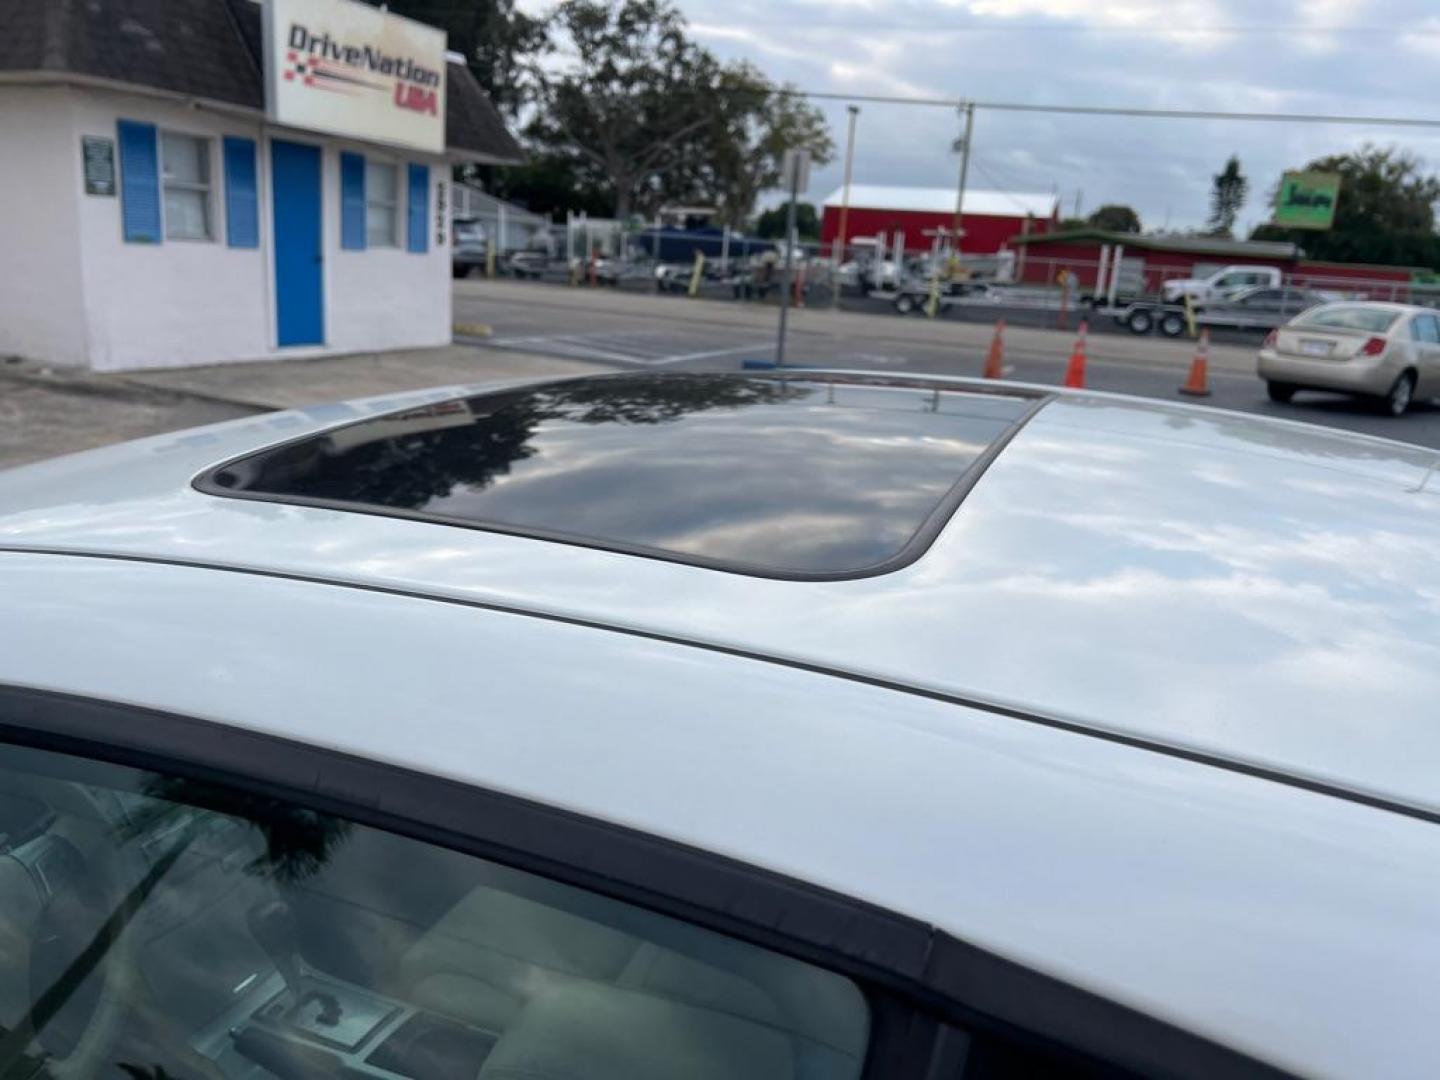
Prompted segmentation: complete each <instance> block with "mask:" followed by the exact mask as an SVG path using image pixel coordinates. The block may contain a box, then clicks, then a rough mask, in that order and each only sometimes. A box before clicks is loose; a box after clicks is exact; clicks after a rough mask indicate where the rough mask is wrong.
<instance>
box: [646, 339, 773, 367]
mask: <svg viewBox="0 0 1440 1080" xmlns="http://www.w3.org/2000/svg"><path fill="white" fill-rule="evenodd" d="M774 348H775V343H774V342H773V341H762V342H759V343H758V344H751V345H735V346H733V347H731V348H729V349H707V350H706V351H705V352H692V353H680V354H679V355H677V356H659V357H656V358H655V359H654V360H642V361H640V362H641V363H644V364H651V365H656V364H679V363H681V362H683V361H685V360H708V359H710V358H712V357H716V356H734V355H735V354H737V353H744V352H755V351H756V350H759V349H764V350H766V351H767V352H769V351H773V350H774Z"/></svg>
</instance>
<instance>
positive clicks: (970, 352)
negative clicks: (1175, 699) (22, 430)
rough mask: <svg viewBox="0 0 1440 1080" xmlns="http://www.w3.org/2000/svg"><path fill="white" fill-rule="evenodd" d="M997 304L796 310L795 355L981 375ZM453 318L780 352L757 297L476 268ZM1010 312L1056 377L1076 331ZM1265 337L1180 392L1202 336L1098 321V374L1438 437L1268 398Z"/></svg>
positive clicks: (1031, 368) (1305, 417) (709, 359)
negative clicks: (695, 296)
mask: <svg viewBox="0 0 1440 1080" xmlns="http://www.w3.org/2000/svg"><path fill="white" fill-rule="evenodd" d="M996 317H998V316H996V315H993V314H992V316H991V317H989V318H986V319H984V320H981V319H979V318H978V317H976V318H965V319H959V318H946V319H937V320H928V319H925V318H921V317H915V316H910V317H901V316H898V315H890V314H887V313H884V312H878V313H875V314H873V315H871V314H868V313H861V312H857V311H845V310H841V311H838V312H836V311H831V310H829V309H828V308H822V309H813V308H811V309H806V310H804V311H798V312H793V313H792V319H791V333H790V336H789V339H788V343H787V353H786V359H787V362H789V363H795V364H803V365H808V366H821V367H836V368H854V369H863V370H878V371H911V372H923V373H939V374H949V375H971V376H974V375H979V374H980V373H981V371H982V369H983V366H984V360H985V354H986V350H987V348H988V346H989V343H990V339H991V336H992V334H993V327H994V319H995V318H996ZM455 318H456V321H457V323H458V324H461V325H462V326H464V325H465V324H484V325H486V326H488V327H489V329H490V331H491V332H490V334H489V336H486V337H479V336H475V337H465V336H462V337H461V338H460V339H459V340H462V341H465V342H466V343H468V344H471V345H474V346H476V347H477V348H480V349H503V350H507V351H513V352H520V353H532V354H534V355H537V356H546V357H554V358H562V359H569V360H590V361H595V362H599V363H603V364H606V365H611V366H616V367H625V368H651V369H655V370H684V371H733V370H736V369H739V368H741V367H743V366H744V364H745V362H746V361H747V360H748V361H752V362H753V361H757V360H758V361H768V360H771V359H773V357H774V348H775V326H776V320H777V311H776V309H775V308H774V307H773V306H765V305H759V304H733V303H731V304H722V303H714V302H707V301H700V300H690V299H688V298H685V297H676V296H650V295H648V294H644V293H640V292H632V291H628V290H619V291H617V290H613V289H606V288H603V287H599V288H593V289H592V288H587V287H580V288H565V287H557V286H553V285H550V284H548V283H541V282H526V283H520V282H509V281H493V282H491V281H481V280H478V279H471V280H463V281H459V282H456V283H455ZM1007 323H1009V329H1008V330H1007V335H1006V336H1007V340H1006V353H1005V355H1006V363H1007V368H1008V375H1009V377H1010V378H1014V379H1017V380H1021V381H1026V382H1036V383H1045V384H1057V385H1058V384H1059V383H1060V382H1061V381H1062V379H1063V378H1064V373H1065V368H1066V363H1067V361H1068V358H1069V355H1070V350H1071V347H1072V344H1073V341H1074V338H1075V332H1074V331H1073V330H1066V331H1060V330H1056V329H1053V328H1038V327H1034V326H1026V325H1025V324H1023V323H1021V324H1018V325H1017V324H1015V323H1012V322H1009V320H1007ZM1097 329H1098V327H1097ZM1258 345H1259V341H1258V335H1234V334H1232V335H1225V336H1217V338H1216V341H1215V344H1214V346H1213V347H1212V350H1211V356H1210V388H1211V391H1212V393H1211V396H1209V397H1207V398H1202V399H1196V398H1189V397H1184V396H1182V395H1181V394H1179V393H1178V388H1179V387H1180V385H1181V384H1182V383H1183V382H1184V380H1185V376H1186V374H1187V372H1188V370H1189V365H1190V361H1191V359H1192V357H1193V354H1194V350H1195V346H1194V343H1193V342H1189V341H1183V340H1181V341H1176V340H1170V339H1166V338H1161V337H1138V336H1136V335H1133V334H1129V333H1115V334H1102V333H1098V332H1097V333H1092V334H1091V337H1090V341H1089V348H1088V349H1087V353H1088V356H1089V363H1088V366H1087V385H1088V386H1090V387H1091V388H1093V389H1097V390H1109V391H1114V392H1117V393H1124V394H1137V395H1140V396H1142V397H1151V398H1157V399H1161V400H1170V401H1189V402H1195V401H1199V402H1201V403H1203V404H1206V405H1211V406H1215V407H1218V408H1224V409H1234V410H1238V411H1241V412H1251V413H1260V414H1263V415H1267V416H1277V417H1283V418H1285V419H1289V420H1300V421H1305V422H1309V423H1316V424H1325V425H1329V426H1332V427H1338V428H1344V429H1347V430H1351V431H1361V432H1366V433H1368V434H1372V435H1379V436H1383V437H1385V438H1391V439H1398V440H1401V441H1404V442H1411V443H1415V444H1418V445H1422V446H1430V447H1436V448H1440V408H1437V407H1436V406H1435V405H1433V404H1430V403H1428V402H1422V403H1417V404H1416V406H1415V407H1414V408H1413V409H1412V410H1411V412H1410V413H1409V414H1407V415H1406V416H1404V417H1401V418H1399V419H1398V420H1397V419H1393V418H1391V417H1388V416H1385V415H1383V414H1381V413H1380V412H1379V411H1378V409H1376V408H1375V407H1374V406H1373V405H1371V404H1370V403H1368V402H1364V401H1357V400H1354V399H1351V398H1347V397H1344V396H1341V395H1331V394H1321V393H1302V394H1300V395H1298V396H1297V397H1296V399H1295V401H1294V402H1293V403H1291V404H1289V405H1279V404H1276V403H1274V402H1272V401H1270V400H1269V399H1268V398H1267V397H1266V396H1265V387H1264V384H1263V383H1262V382H1261V381H1260V380H1259V378H1257V377H1256V375H1255V373H1254V357H1255V351H1256V349H1257V348H1258Z"/></svg>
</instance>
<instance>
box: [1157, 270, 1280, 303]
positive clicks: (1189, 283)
mask: <svg viewBox="0 0 1440 1080" xmlns="http://www.w3.org/2000/svg"><path fill="white" fill-rule="evenodd" d="M1281 276H1282V275H1281V273H1280V271H1279V270H1278V269H1277V268H1276V267H1273V266H1227V267H1225V269H1223V270H1217V271H1216V272H1215V273H1213V274H1211V275H1210V276H1209V277H1207V278H1172V279H1171V280H1170V281H1167V282H1164V283H1163V284H1162V285H1161V292H1162V293H1163V294H1164V297H1165V302H1166V303H1167V304H1179V303H1183V302H1184V300H1185V297H1187V296H1188V297H1190V298H1191V299H1192V300H1194V301H1195V302H1196V303H1200V304H1204V303H1209V302H1211V301H1215V300H1219V299H1221V298H1222V297H1224V296H1227V295H1229V294H1230V293H1232V292H1235V291H1237V290H1239V289H1251V288H1256V287H1258V286H1261V285H1265V286H1269V287H1271V288H1279V287H1280V283H1281Z"/></svg>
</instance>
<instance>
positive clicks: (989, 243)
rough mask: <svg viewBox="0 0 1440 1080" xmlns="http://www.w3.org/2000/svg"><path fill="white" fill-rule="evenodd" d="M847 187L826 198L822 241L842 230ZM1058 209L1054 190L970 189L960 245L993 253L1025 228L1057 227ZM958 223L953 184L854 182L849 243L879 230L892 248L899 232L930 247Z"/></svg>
mask: <svg viewBox="0 0 1440 1080" xmlns="http://www.w3.org/2000/svg"><path fill="white" fill-rule="evenodd" d="M843 191H844V189H843V188H836V189H835V191H834V192H833V193H832V194H831V196H830V197H829V198H828V199H826V200H825V206H824V211H823V216H822V217H821V220H820V242H821V243H822V244H823V245H826V246H828V245H830V244H833V243H834V242H835V240H836V239H837V238H838V237H839V235H840V202H841V196H842V194H843ZM1059 214H1060V200H1059V199H1058V198H1057V197H1056V196H1054V195H1048V194H1047V195H1036V194H1033V193H1030V194H1026V193H1023V192H1009V191H976V190H973V189H967V190H966V192H965V206H964V210H963V213H962V215H961V219H960V220H961V227H962V228H963V229H964V230H965V235H964V236H962V237H961V239H960V247H961V250H963V251H964V252H965V253H966V254H969V255H993V254H994V253H995V252H997V251H999V250H1000V249H1001V248H1002V247H1004V246H1006V245H1007V244H1009V243H1010V242H1011V240H1013V239H1014V238H1015V237H1017V236H1020V235H1021V234H1022V233H1027V232H1028V233H1030V234H1032V235H1034V234H1039V233H1047V232H1050V231H1052V230H1054V229H1055V228H1056V225H1057V223H1058V221H1059ZM1027 219H1028V221H1029V224H1028V226H1027V224H1026V221H1027ZM954 223H955V189H954V188H916V187H882V186H880V185H876V184H851V185H850V210H849V214H848V217H847V219H846V224H845V242H846V244H852V243H854V242H855V241H856V240H857V239H858V240H867V239H873V238H874V237H876V236H880V237H883V239H884V243H885V244H886V245H887V247H892V248H893V245H894V243H895V235H896V234H897V233H903V234H904V237H905V241H904V242H905V250H906V251H912V252H919V251H927V250H929V248H930V246H931V243H932V242H933V239H934V237H935V235H936V232H937V230H941V229H944V230H947V231H948V230H949V229H950V228H951V226H952V225H954Z"/></svg>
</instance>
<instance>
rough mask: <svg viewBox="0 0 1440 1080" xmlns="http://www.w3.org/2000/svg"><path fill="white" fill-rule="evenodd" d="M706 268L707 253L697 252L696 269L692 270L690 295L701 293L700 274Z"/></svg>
mask: <svg viewBox="0 0 1440 1080" xmlns="http://www.w3.org/2000/svg"><path fill="white" fill-rule="evenodd" d="M704 269H705V253H704V252H703V251H697V252H695V269H694V270H691V271H690V295H691V296H699V295H700V274H701V273H702V272H703V271H704Z"/></svg>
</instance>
